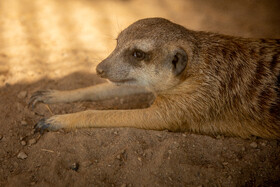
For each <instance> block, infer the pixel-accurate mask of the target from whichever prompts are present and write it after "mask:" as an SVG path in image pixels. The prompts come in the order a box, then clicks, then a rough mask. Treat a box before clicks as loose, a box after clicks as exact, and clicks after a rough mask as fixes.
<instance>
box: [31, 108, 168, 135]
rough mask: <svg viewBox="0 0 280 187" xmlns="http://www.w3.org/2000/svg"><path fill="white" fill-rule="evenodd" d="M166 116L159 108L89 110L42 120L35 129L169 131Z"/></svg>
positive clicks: (41, 130)
mask: <svg viewBox="0 0 280 187" xmlns="http://www.w3.org/2000/svg"><path fill="white" fill-rule="evenodd" d="M164 116H165V115H164V112H163V111H162V110H160V108H158V107H157V106H153V107H150V108H147V109H137V110H88V111H82V112H77V113H72V114H64V115H55V116H52V117H50V118H47V119H42V120H41V121H39V122H38V123H37V125H36V127H35V128H36V129H37V130H38V131H40V132H41V133H42V132H43V131H44V130H58V129H61V128H65V129H71V128H83V127H134V128H142V129H154V130H163V129H168V125H167V124H168V123H167V121H166V120H165V118H164Z"/></svg>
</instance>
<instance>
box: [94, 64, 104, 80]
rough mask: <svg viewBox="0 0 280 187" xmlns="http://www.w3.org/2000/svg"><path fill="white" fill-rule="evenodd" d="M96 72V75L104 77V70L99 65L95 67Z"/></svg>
mask: <svg viewBox="0 0 280 187" xmlns="http://www.w3.org/2000/svg"><path fill="white" fill-rule="evenodd" d="M96 73H97V75H99V76H100V77H102V78H106V74H105V71H104V70H103V69H102V68H101V67H100V66H97V67H96Z"/></svg>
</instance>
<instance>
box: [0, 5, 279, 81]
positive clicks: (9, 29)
mask: <svg viewBox="0 0 280 187" xmlns="http://www.w3.org/2000/svg"><path fill="white" fill-rule="evenodd" d="M279 10H280V3H279V1H278V0H266V1H258V0H235V1H232V0H59V1H58V0H0V86H3V85H5V84H6V83H8V84H14V83H17V82H19V81H20V82H21V81H24V82H33V81H36V80H39V79H41V78H43V77H49V78H52V79H53V78H54V79H55V78H60V77H63V76H66V75H68V74H70V73H73V72H77V71H86V72H89V73H94V72H95V66H96V65H97V64H98V62H100V61H101V60H102V59H103V58H105V57H106V56H107V55H108V54H109V53H110V52H111V51H112V50H113V48H114V46H115V44H116V42H115V38H116V37H117V35H118V33H120V31H121V30H123V29H125V28H126V27H127V26H128V25H130V24H131V23H133V22H134V21H136V20H138V19H141V18H146V17H164V18H167V19H170V20H172V21H174V22H176V23H179V24H181V25H183V26H185V27H187V28H189V29H193V30H204V31H213V32H218V33H223V34H229V35H236V36H244V37H272V38H277V37H278V38H280V15H279Z"/></svg>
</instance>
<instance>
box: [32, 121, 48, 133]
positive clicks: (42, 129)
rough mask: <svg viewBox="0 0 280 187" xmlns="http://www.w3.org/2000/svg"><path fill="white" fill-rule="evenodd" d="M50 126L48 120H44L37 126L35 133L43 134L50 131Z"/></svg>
mask: <svg viewBox="0 0 280 187" xmlns="http://www.w3.org/2000/svg"><path fill="white" fill-rule="evenodd" d="M49 126H50V123H46V118H43V119H41V120H40V121H38V123H37V124H36V125H35V132H40V134H43V133H44V132H45V131H46V130H48V128H49Z"/></svg>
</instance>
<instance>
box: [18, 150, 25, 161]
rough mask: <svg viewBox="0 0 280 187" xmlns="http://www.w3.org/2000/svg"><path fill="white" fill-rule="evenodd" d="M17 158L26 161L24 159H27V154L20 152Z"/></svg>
mask: <svg viewBox="0 0 280 187" xmlns="http://www.w3.org/2000/svg"><path fill="white" fill-rule="evenodd" d="M17 157H18V158H19V159H22V160H24V159H26V158H27V154H25V152H23V151H21V152H19V154H18V155H17Z"/></svg>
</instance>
